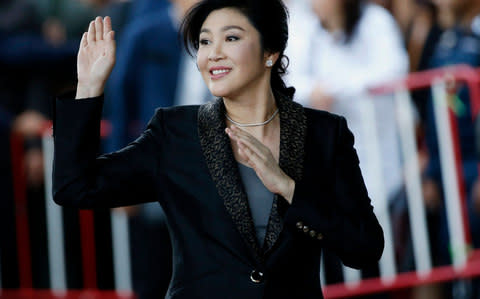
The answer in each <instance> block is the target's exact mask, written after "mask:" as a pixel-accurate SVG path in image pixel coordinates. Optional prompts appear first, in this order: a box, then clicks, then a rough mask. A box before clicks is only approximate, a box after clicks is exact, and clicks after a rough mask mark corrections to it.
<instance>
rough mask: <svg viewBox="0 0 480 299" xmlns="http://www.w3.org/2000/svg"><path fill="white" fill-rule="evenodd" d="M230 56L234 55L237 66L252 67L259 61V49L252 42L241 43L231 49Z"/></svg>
mask: <svg viewBox="0 0 480 299" xmlns="http://www.w3.org/2000/svg"><path fill="white" fill-rule="evenodd" d="M231 56H232V57H235V62H236V64H237V66H241V67H246V68H247V69H254V68H255V66H256V64H258V63H260V62H261V61H260V60H261V59H260V56H261V55H260V49H258V47H257V45H255V44H254V43H243V44H242V45H239V46H238V47H235V48H234V49H232V53H231Z"/></svg>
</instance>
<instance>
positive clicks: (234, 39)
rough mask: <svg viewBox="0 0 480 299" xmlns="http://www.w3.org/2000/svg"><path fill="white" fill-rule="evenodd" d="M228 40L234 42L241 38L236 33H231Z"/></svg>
mask: <svg viewBox="0 0 480 299" xmlns="http://www.w3.org/2000/svg"><path fill="white" fill-rule="evenodd" d="M226 40H227V41H229V42H234V41H237V40H239V38H238V37H237V36H235V35H229V36H227V38H226Z"/></svg>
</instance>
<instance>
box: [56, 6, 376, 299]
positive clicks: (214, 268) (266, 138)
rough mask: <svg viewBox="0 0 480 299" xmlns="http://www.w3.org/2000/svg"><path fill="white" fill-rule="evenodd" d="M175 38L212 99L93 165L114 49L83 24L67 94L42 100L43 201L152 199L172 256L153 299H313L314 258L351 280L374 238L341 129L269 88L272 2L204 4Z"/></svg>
mask: <svg viewBox="0 0 480 299" xmlns="http://www.w3.org/2000/svg"><path fill="white" fill-rule="evenodd" d="M266 16H268V18H267V17H266ZM182 29H183V30H182V32H183V33H184V38H185V42H186V44H187V46H188V49H189V51H191V52H195V55H196V57H197V65H198V69H199V71H200V73H201V74H202V76H203V79H204V81H205V83H206V85H207V86H208V88H209V90H210V92H211V93H212V94H213V95H214V96H216V97H217V99H215V100H213V101H211V102H209V103H207V104H204V105H200V106H199V105H190V106H178V107H171V108H159V109H157V110H156V112H155V115H154V116H153V117H152V119H151V120H150V122H149V124H148V126H147V129H146V130H145V131H144V132H143V133H142V134H141V136H140V137H139V138H138V139H136V140H135V141H134V142H132V143H130V144H129V145H128V146H127V147H125V148H123V149H121V150H119V151H116V152H113V153H109V154H105V155H100V156H99V155H98V154H97V153H98V146H99V126H100V118H101V111H102V104H103V89H104V86H105V81H106V79H107V78H108V76H109V74H110V72H111V70H112V68H113V65H114V62H115V41H114V33H113V31H112V28H111V21H110V18H109V17H106V18H105V19H102V18H100V17H97V18H96V19H95V21H92V22H91V23H90V26H89V29H88V33H85V34H84V36H83V39H82V42H81V45H80V50H79V55H78V86H77V91H76V95H75V97H74V98H73V94H72V95H67V96H65V97H60V98H59V99H57V100H56V101H55V106H56V107H55V111H56V112H55V117H54V133H53V134H54V142H55V159H54V173H53V180H54V183H53V197H54V200H55V202H56V203H58V204H60V205H68V206H75V207H79V208H88V209H95V208H101V207H118V206H126V205H132V204H139V203H142V202H153V201H158V202H159V203H160V205H161V206H162V207H163V209H164V211H165V214H166V216H167V224H168V228H169V232H170V236H171V241H172V249H173V274H172V279H171V281H170V286H169V289H168V292H167V296H166V297H167V298H175V299H179V298H252V299H253V298H322V291H321V287H320V279H319V267H320V255H321V252H322V248H329V249H330V250H332V251H333V252H335V253H336V254H337V255H338V256H339V257H340V258H341V260H342V261H343V263H345V264H346V265H348V266H351V267H354V268H362V267H366V266H369V265H371V264H372V263H376V262H377V261H378V260H379V258H380V256H381V255H382V252H383V247H384V239H383V231H382V228H381V226H380V225H379V223H378V221H377V219H376V217H375V215H374V213H373V207H372V206H371V202H370V199H369V197H368V193H367V190H366V188H365V184H364V182H363V179H362V175H361V172H360V168H359V161H358V157H357V154H356V152H355V149H354V147H353V144H354V138H353V135H352V133H351V132H350V130H349V129H348V127H347V124H346V121H345V119H344V118H343V117H340V116H336V115H333V114H330V113H328V112H323V111H317V110H313V109H308V108H303V107H302V106H301V105H300V104H298V103H295V102H293V101H292V96H293V92H294V89H293V88H287V87H286V86H285V84H284V83H283V80H282V77H281V75H282V74H283V73H284V72H285V71H286V65H285V64H284V62H285V59H284V56H283V52H284V50H285V46H286V43H287V39H288V28H287V11H286V8H285V6H284V5H283V3H282V1H281V0H266V1H246V0H244V1H241V0H204V1H201V2H200V3H198V4H197V5H195V6H194V7H193V8H192V9H191V10H190V11H189V13H188V14H187V16H186V17H185V18H184V21H183V23H182Z"/></svg>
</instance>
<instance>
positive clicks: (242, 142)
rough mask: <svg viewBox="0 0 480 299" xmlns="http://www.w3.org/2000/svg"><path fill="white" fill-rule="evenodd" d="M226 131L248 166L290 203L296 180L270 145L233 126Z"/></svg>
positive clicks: (272, 190) (265, 184)
mask: <svg viewBox="0 0 480 299" xmlns="http://www.w3.org/2000/svg"><path fill="white" fill-rule="evenodd" d="M225 132H226V133H227V134H228V136H229V137H230V139H232V140H233V141H235V142H236V143H237V145H238V153H239V154H240V157H241V158H242V159H244V160H245V161H246V162H247V164H248V166H250V167H251V168H253V170H255V173H256V174H257V176H258V178H259V179H260V180H261V181H262V183H263V185H264V186H265V187H266V188H267V189H268V190H269V191H270V192H272V193H274V194H279V195H281V196H282V197H283V198H285V199H286V200H287V201H288V202H289V203H290V204H291V203H292V199H293V192H294V190H295V181H294V180H293V179H292V178H290V177H289V176H288V175H287V174H286V173H285V172H283V170H282V169H281V168H280V166H279V165H278V163H277V161H276V160H275V158H274V156H273V154H272V152H271V151H270V149H269V148H268V147H266V146H265V145H264V144H263V143H261V142H260V141H259V140H258V139H256V138H255V137H254V136H253V135H251V134H249V133H248V132H246V131H244V130H242V129H240V128H238V127H236V126H231V127H230V128H226V129H225Z"/></svg>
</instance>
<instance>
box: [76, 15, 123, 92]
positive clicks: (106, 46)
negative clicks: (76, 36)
mask: <svg viewBox="0 0 480 299" xmlns="http://www.w3.org/2000/svg"><path fill="white" fill-rule="evenodd" d="M115 50H116V45H115V32H114V31H112V21H111V19H110V17H105V18H104V19H102V18H101V17H97V18H96V19H95V20H94V21H91V22H90V25H89V27H88V32H85V33H84V34H83V36H82V41H81V42H80V48H79V51H78V57H77V73H78V86H77V96H76V98H77V99H81V98H88V97H95V96H99V95H101V94H102V93H103V90H104V88H105V83H106V82H107V79H108V76H110V73H111V72H112V69H113V66H114V65H115Z"/></svg>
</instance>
